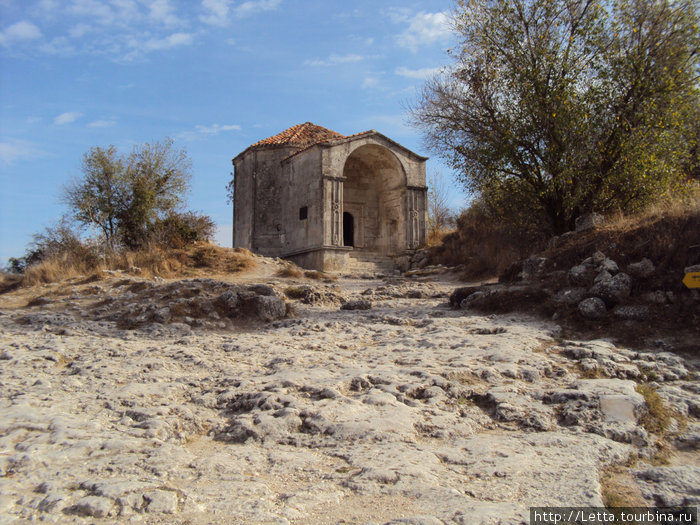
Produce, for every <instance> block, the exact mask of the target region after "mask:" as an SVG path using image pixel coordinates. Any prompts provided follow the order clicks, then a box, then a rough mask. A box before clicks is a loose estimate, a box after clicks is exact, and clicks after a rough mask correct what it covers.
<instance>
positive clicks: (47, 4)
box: [38, 0, 58, 11]
mask: <svg viewBox="0 0 700 525" xmlns="http://www.w3.org/2000/svg"><path fill="white" fill-rule="evenodd" d="M38 7H39V10H41V11H53V10H54V9H57V8H58V0H41V2H39V5H38Z"/></svg>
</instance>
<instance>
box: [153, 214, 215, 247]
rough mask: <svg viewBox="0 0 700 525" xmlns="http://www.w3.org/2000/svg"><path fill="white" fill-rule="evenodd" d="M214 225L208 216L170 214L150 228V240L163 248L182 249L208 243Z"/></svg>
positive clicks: (212, 234) (212, 235) (212, 233)
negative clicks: (199, 243) (195, 244)
mask: <svg viewBox="0 0 700 525" xmlns="http://www.w3.org/2000/svg"><path fill="white" fill-rule="evenodd" d="M215 229H216V225H215V224H214V221H213V220H212V219H211V217H209V216H208V215H200V214H198V213H195V212H192V211H188V212H185V213H178V212H171V213H169V214H168V215H167V216H166V217H165V218H164V219H157V220H156V221H155V222H154V224H153V225H152V226H151V231H150V238H151V240H152V241H153V242H155V244H157V245H159V246H162V247H164V248H184V247H185V246H189V245H192V244H194V243H197V242H206V241H210V240H211V239H212V237H214V231H215Z"/></svg>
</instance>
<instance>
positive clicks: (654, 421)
mask: <svg viewBox="0 0 700 525" xmlns="http://www.w3.org/2000/svg"><path fill="white" fill-rule="evenodd" d="M636 390H637V392H638V393H640V394H641V395H642V397H644V401H646V404H647V413H646V415H645V416H644V418H643V419H642V425H643V426H644V428H646V429H647V431H648V432H651V433H653V434H659V435H663V434H665V433H666V431H667V430H668V427H669V425H670V424H671V411H670V410H669V409H668V408H667V407H666V406H665V405H664V401H663V399H661V396H659V394H658V393H657V392H656V389H655V388H654V387H652V386H651V385H637V387H636Z"/></svg>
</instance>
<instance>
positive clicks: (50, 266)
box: [0, 243, 255, 293]
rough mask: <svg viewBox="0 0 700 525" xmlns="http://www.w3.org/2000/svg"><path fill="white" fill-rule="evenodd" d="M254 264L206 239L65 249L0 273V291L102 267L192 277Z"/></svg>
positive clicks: (98, 272)
mask: <svg viewBox="0 0 700 525" xmlns="http://www.w3.org/2000/svg"><path fill="white" fill-rule="evenodd" d="M254 266H255V261H254V260H253V258H252V256H251V253H250V252H249V251H248V250H245V249H242V248H235V249H231V248H221V247H219V246H216V245H213V244H209V243H198V244H196V245H193V246H191V247H188V248H183V249H177V250H166V249H163V248H158V247H151V248H147V249H144V250H138V251H128V252H119V253H115V254H111V255H108V256H106V257H103V258H101V259H98V258H94V257H91V258H86V257H80V256H77V255H76V254H70V253H67V254H62V255H60V256H57V257H50V258H48V259H45V260H43V261H41V262H39V263H37V264H34V265H32V266H31V267H29V268H28V269H27V270H26V271H25V272H24V273H23V274H22V275H14V274H7V273H3V274H2V276H0V293H4V292H8V291H10V290H13V289H16V288H19V287H31V286H37V285H41V284H46V283H53V282H58V281H63V280H66V279H72V278H78V277H83V278H84V279H85V281H84V282H91V281H95V280H99V279H101V278H103V277H104V272H105V271H113V270H121V271H126V272H130V273H134V274H138V275H142V276H146V277H152V276H159V277H185V276H187V277H191V276H196V275H199V274H204V273H237V272H243V271H246V270H249V269H252V268H253V267H254Z"/></svg>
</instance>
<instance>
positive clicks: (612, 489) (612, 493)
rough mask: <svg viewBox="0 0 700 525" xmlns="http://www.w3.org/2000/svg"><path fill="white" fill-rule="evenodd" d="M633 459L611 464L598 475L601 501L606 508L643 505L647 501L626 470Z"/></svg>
mask: <svg viewBox="0 0 700 525" xmlns="http://www.w3.org/2000/svg"><path fill="white" fill-rule="evenodd" d="M631 463H633V461H631V462H628V464H627V465H611V466H609V467H607V468H605V469H604V470H603V472H602V475H601V477H600V491H601V495H602V496H603V503H604V504H605V506H606V507H608V508H615V507H644V506H646V505H648V502H647V501H646V500H645V499H644V497H643V496H642V493H641V491H640V490H639V487H637V486H636V485H635V483H634V481H633V479H632V475H631V474H630V473H629V471H628V467H631V466H632V464H631Z"/></svg>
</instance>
